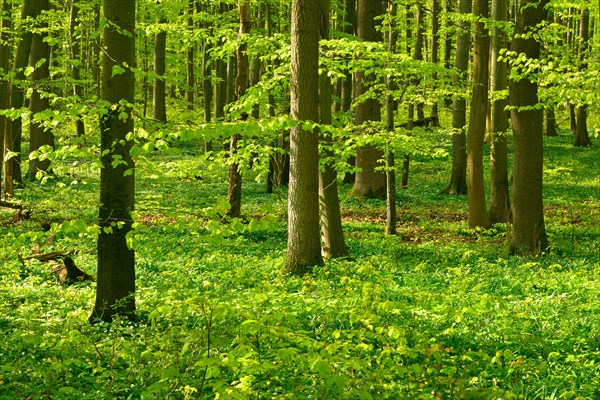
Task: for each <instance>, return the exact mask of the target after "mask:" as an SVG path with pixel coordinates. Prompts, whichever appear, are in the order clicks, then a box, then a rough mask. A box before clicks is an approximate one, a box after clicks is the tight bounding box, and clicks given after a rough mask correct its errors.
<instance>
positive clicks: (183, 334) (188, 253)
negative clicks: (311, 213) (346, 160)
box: [0, 132, 600, 399]
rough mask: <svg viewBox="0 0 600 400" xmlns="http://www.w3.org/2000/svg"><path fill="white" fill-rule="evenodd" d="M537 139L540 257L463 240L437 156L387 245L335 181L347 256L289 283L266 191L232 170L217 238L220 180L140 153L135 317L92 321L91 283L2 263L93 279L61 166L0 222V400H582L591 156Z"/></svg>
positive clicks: (595, 191) (74, 169)
mask: <svg viewBox="0 0 600 400" xmlns="http://www.w3.org/2000/svg"><path fill="white" fill-rule="evenodd" d="M544 140H545V145H546V154H545V172H544V185H545V186H544V199H545V200H544V201H545V217H546V229H547V232H548V235H549V239H550V242H551V244H552V250H551V251H550V252H549V253H548V254H545V255H543V256H542V257H539V258H528V257H515V256H509V255H508V246H507V243H508V238H509V237H510V227H509V226H505V225H496V226H494V228H493V229H491V230H489V231H479V232H470V231H468V230H467V229H466V215H467V213H466V207H467V206H466V200H467V199H466V197H457V196H446V195H440V194H439V193H440V191H442V190H443V189H444V187H445V185H446V184H447V182H448V177H449V167H450V162H449V160H448V159H443V160H440V159H437V160H433V159H428V158H424V157H421V158H419V157H415V158H414V160H413V162H412V164H411V176H410V182H409V186H408V188H407V189H405V190H401V191H399V193H398V198H397V201H398V204H399V213H398V215H399V221H398V235H396V236H385V235H384V234H383V232H384V226H385V202H383V201H379V200H368V201H364V202H360V201H358V200H356V199H354V198H352V197H351V196H350V194H349V192H350V186H348V185H341V187H340V190H341V203H342V204H341V206H342V214H343V219H344V228H345V233H346V241H347V244H348V248H349V256H348V257H346V258H343V259H336V260H330V261H327V262H326V264H325V265H324V266H323V267H320V268H316V269H315V270H314V272H313V273H312V274H311V275H309V276H305V277H302V278H299V277H292V276H288V275H286V274H285V273H284V272H283V266H284V263H285V251H286V232H287V226H286V206H287V200H286V199H287V196H286V191H285V190H284V189H278V188H276V189H275V193H273V194H266V193H265V190H264V182H258V181H256V180H253V179H252V178H253V177H250V176H247V177H246V178H245V181H244V195H243V196H244V197H243V206H242V207H243V213H244V215H245V216H246V217H247V221H230V223H228V224H223V223H221V222H220V221H219V217H218V214H221V215H222V212H223V210H224V209H226V204H224V202H225V199H226V192H227V187H226V181H227V172H226V170H225V169H223V168H209V167H208V166H207V164H206V162H205V161H204V160H203V158H202V157H201V153H200V152H199V150H198V149H199V148H200V145H199V144H197V143H196V144H192V143H187V144H185V145H182V146H181V147H180V149H179V150H180V151H178V152H171V153H169V152H167V153H158V152H157V153H156V154H153V155H151V158H152V159H153V162H154V163H153V164H144V163H139V164H138V170H137V177H136V180H137V183H136V184H137V199H136V203H137V205H136V207H137V208H136V229H135V235H134V237H133V238H132V239H133V242H132V243H133V246H134V248H135V251H136V273H137V293H136V301H137V308H138V317H139V318H138V321H137V322H135V323H132V322H127V321H116V322H114V323H113V324H112V325H104V324H98V325H93V326H92V325H89V324H88V322H87V319H88V317H89V315H90V311H91V307H92V304H93V300H94V295H95V293H94V289H95V283H93V282H83V283H81V284H76V285H73V286H69V287H63V286H61V285H60V284H58V283H57V282H56V280H55V279H54V278H53V276H52V275H51V274H50V272H49V266H48V265H47V264H45V263H42V262H38V261H36V260H31V261H27V262H26V263H25V264H24V265H23V264H21V262H20V261H19V259H18V254H21V255H23V256H28V255H30V254H32V253H33V252H35V251H42V252H50V251H57V250H61V251H70V250H73V251H76V254H75V255H74V256H73V258H74V260H75V262H76V264H77V265H78V266H79V267H80V268H82V269H83V270H85V271H87V272H89V273H91V274H92V275H95V271H96V264H95V263H96V261H95V260H96V250H95V246H96V242H95V240H96V234H97V228H96V226H95V222H96V213H97V208H98V191H99V189H98V181H97V176H98V170H97V166H96V165H95V164H94V163H85V162H81V163H78V162H74V161H73V160H67V161H68V163H65V164H63V169H62V171H63V173H62V174H61V175H59V176H56V177H53V178H51V179H49V180H47V181H46V182H45V183H41V182H33V183H28V184H27V186H26V188H24V189H19V190H18V191H17V193H16V200H17V201H19V202H20V203H22V204H24V205H25V206H26V207H27V208H29V209H30V210H32V216H31V218H30V219H22V218H20V217H18V216H16V213H15V211H14V210H9V209H0V238H1V239H0V240H1V242H2V246H0V263H1V265H2V268H1V269H0V293H1V296H2V298H1V300H2V301H0V399H112V398H118V399H125V398H134V399H137V398H147V399H163V398H172V399H179V398H183V399H191V398H215V397H219V398H244V399H245V398H264V399H274V398H278V399H300V398H314V399H333V398H344V399H354V398H356V399H383V398H390V399H398V398H407V399H517V398H518V399H559V398H560V399H598V398H600V279H599V278H600V173H599V171H600V146H595V147H592V148H574V147H572V146H571V143H572V141H573V138H572V137H571V136H570V135H569V134H568V133H566V132H561V135H560V136H558V137H553V138H545V139H544ZM596 140H598V139H597V138H596ZM446 146H447V144H446ZM48 228H49V229H48Z"/></svg>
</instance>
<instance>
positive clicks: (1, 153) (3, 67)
mask: <svg viewBox="0 0 600 400" xmlns="http://www.w3.org/2000/svg"><path fill="white" fill-rule="evenodd" d="M11 9H12V3H8V1H7V0H2V3H0V76H2V79H0V111H3V110H7V109H9V108H10V97H9V81H8V80H6V79H4V74H6V73H8V72H9V65H10V62H9V60H10V57H9V53H10V48H11V46H10V44H9V43H10V41H9V38H8V36H9V35H8V34H9V32H10V31H11V30H12V11H11ZM8 128H9V124H8V118H7V117H4V116H2V115H0V146H2V147H1V148H0V177H4V179H3V180H0V197H2V183H4V191H5V193H6V194H7V197H10V196H12V192H9V190H7V189H8V186H9V185H10V187H11V188H12V177H8V174H7V172H8V170H9V169H10V167H8V166H7V168H6V171H4V175H3V174H2V169H3V167H4V161H2V160H4V157H5V156H6V151H8V148H10V140H5V137H6V138H10V132H9V131H8ZM7 142H8V144H9V147H8V148H7V146H6V143H7ZM7 164H11V163H10V162H7ZM7 183H9V185H7Z"/></svg>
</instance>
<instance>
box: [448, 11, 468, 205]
mask: <svg viewBox="0 0 600 400" xmlns="http://www.w3.org/2000/svg"><path fill="white" fill-rule="evenodd" d="M458 8H459V12H460V14H461V15H463V16H466V15H467V14H470V13H471V1H470V0H460V3H459V6H458ZM469 28H470V23H469V22H468V21H463V20H461V21H460V22H459V23H458V36H457V38H456V59H455V62H454V66H455V68H456V71H457V72H458V74H457V75H456V76H455V78H454V84H455V86H457V87H462V86H464V84H465V82H466V80H467V70H468V68H469V47H470V35H469V30H470V29H469ZM466 123H467V101H466V100H465V99H464V98H457V99H454V101H453V102H452V130H453V134H452V173H451V175H450V184H449V185H448V188H447V189H446V190H445V191H444V192H445V193H447V194H452V195H465V194H467V151H466V149H467V138H466V134H465V125H466Z"/></svg>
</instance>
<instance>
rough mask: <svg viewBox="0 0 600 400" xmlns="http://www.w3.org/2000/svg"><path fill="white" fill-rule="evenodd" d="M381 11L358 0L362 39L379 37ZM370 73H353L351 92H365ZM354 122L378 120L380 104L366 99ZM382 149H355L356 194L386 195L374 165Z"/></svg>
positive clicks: (365, 0)
mask: <svg viewBox="0 0 600 400" xmlns="http://www.w3.org/2000/svg"><path fill="white" fill-rule="evenodd" d="M381 14H382V10H381V3H380V2H378V1H373V0H358V12H357V16H358V18H357V22H358V24H357V36H358V38H360V39H362V40H365V41H378V40H380V35H379V34H378V33H377V21H376V17H378V16H380V15H381ZM374 79H375V78H374V77H373V76H372V75H365V73H364V72H362V71H358V72H356V73H355V74H354V96H355V97H358V96H361V95H363V94H364V93H366V92H367V91H368V89H369V86H370V85H371V84H372V83H373V82H374ZM354 113H355V123H356V125H359V126H360V125H362V124H364V123H365V122H368V121H380V120H381V105H380V103H379V101H378V100H376V99H367V100H365V101H363V102H362V103H360V104H358V105H357V106H356V108H355V110H354ZM382 157H383V152H382V151H381V150H379V149H378V148H376V147H375V146H373V145H366V146H362V147H359V148H357V149H356V167H357V168H359V169H360V170H359V171H358V172H356V178H355V181H354V188H353V190H352V191H353V193H354V195H356V196H358V197H366V198H382V199H383V198H385V174H384V173H383V172H381V171H376V170H375V169H376V168H378V167H379V166H380V164H379V160H381V159H382Z"/></svg>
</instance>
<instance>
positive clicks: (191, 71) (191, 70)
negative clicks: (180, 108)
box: [185, 0, 196, 111]
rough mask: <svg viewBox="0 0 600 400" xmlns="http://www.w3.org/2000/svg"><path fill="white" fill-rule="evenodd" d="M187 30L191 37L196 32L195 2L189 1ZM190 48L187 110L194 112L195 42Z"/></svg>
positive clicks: (188, 50)
mask: <svg viewBox="0 0 600 400" xmlns="http://www.w3.org/2000/svg"><path fill="white" fill-rule="evenodd" d="M187 29H188V32H189V34H190V35H193V32H194V0H188V4H187ZM188 46H189V47H188V48H187V51H186V65H185V71H186V74H185V83H186V88H185V101H186V102H187V109H188V110H190V111H192V110H193V109H194V101H195V98H196V91H195V86H196V77H195V74H194V66H195V61H196V60H195V56H194V42H193V41H190V43H189V45H188Z"/></svg>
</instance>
